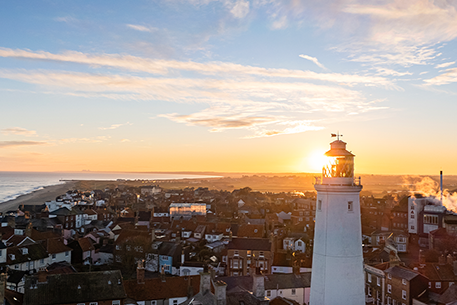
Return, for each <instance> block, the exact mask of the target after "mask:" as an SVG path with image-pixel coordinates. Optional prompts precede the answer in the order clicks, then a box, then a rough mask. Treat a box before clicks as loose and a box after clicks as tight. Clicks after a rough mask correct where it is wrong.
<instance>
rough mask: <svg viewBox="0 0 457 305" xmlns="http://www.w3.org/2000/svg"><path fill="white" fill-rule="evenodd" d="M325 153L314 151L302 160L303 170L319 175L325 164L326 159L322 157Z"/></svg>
mask: <svg viewBox="0 0 457 305" xmlns="http://www.w3.org/2000/svg"><path fill="white" fill-rule="evenodd" d="M324 153H325V151H321V150H315V151H313V152H311V153H310V154H309V155H307V156H306V157H304V158H303V161H304V162H303V168H305V169H306V171H309V172H314V173H320V172H321V171H322V167H323V166H324V165H325V164H326V162H327V158H326V157H325V155H324Z"/></svg>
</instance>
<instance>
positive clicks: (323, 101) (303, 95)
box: [0, 70, 372, 141]
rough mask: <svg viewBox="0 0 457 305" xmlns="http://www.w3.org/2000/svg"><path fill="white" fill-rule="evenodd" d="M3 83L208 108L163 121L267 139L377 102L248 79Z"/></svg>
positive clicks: (51, 74)
mask: <svg viewBox="0 0 457 305" xmlns="http://www.w3.org/2000/svg"><path fill="white" fill-rule="evenodd" d="M0 77H4V78H9V79H15V80H19V81H23V82H28V83H33V84H39V85H42V86H45V87H46V88H54V90H53V91H52V92H54V93H55V92H62V93H63V94H70V95H77V96H87V97H105V98H115V99H127V100H132V99H134V100H140V99H141V100H162V101H170V102H185V103H200V104H207V105H208V108H206V109H205V110H204V111H201V112H197V113H194V114H176V113H174V114H164V115H163V117H166V118H168V119H170V120H173V121H175V122H179V123H185V124H189V125H200V126H205V127H209V128H210V130H211V131H222V130H225V129H234V128H244V129H249V130H251V131H253V132H254V133H255V134H257V135H259V134H264V133H263V131H265V130H273V129H271V128H264V127H262V126H264V125H266V124H278V125H280V124H281V123H282V122H292V121H298V120H303V119H300V116H302V115H305V116H307V117H310V118H311V117H312V118H313V120H314V118H317V119H318V118H320V117H322V115H323V114H324V113H325V116H328V115H329V114H330V113H339V114H340V115H339V117H341V115H343V116H344V114H348V113H353V112H357V113H363V112H364V109H365V108H366V109H369V108H372V105H371V102H367V101H366V100H365V98H364V97H363V95H362V94H361V93H360V92H358V91H356V90H351V89H348V88H347V87H344V86H325V85H317V84H311V83H304V82H283V81H278V80H271V81H267V80H252V79H245V78H240V79H207V78H202V79H190V78H155V77H137V76H125V75H100V74H88V73H76V72H73V73H68V72H67V73H63V72H55V71H41V70H39V71H10V70H7V71H6V70H0ZM307 120H308V121H309V119H307ZM122 125H124V124H114V125H112V126H110V127H104V128H107V129H108V128H111V129H112V128H117V127H119V126H122ZM310 126H311V125H310ZM256 127H258V128H260V129H259V130H260V131H259V130H257V129H255V128H256ZM279 127H281V126H279ZM281 128H282V129H281ZM281 128H276V129H274V130H275V131H281V133H282V134H283V133H292V132H298V131H299V130H302V131H304V130H314V129H313V128H314V127H309V126H308V127H307V126H305V125H300V126H298V125H293V126H282V127H281ZM287 128H289V129H287ZM281 133H278V134H281ZM265 135H266V134H265ZM91 140H92V139H91ZM99 140H100V139H97V141H99Z"/></svg>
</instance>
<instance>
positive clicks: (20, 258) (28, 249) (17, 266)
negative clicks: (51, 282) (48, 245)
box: [4, 243, 50, 271]
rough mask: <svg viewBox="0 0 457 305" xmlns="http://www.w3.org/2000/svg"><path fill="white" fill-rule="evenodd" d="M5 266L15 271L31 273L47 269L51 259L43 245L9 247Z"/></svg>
mask: <svg viewBox="0 0 457 305" xmlns="http://www.w3.org/2000/svg"><path fill="white" fill-rule="evenodd" d="M6 250H7V257H6V262H5V263H4V265H6V266H8V267H9V268H11V269H14V270H22V271H30V270H34V269H42V268H46V266H47V265H48V264H49V261H50V258H49V255H48V253H47V252H46V249H45V247H43V245H42V244H39V243H34V244H28V245H24V246H13V247H8V248H7V249H6Z"/></svg>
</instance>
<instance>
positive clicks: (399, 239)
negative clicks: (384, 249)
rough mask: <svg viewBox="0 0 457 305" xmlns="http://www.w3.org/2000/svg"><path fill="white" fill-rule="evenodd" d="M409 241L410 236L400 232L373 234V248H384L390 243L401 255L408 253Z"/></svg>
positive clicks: (378, 232)
mask: <svg viewBox="0 0 457 305" xmlns="http://www.w3.org/2000/svg"><path fill="white" fill-rule="evenodd" d="M408 239H409V234H408V233H406V232H404V231H400V230H392V231H381V230H377V231H374V232H372V233H371V244H372V246H384V245H385V244H386V243H389V244H391V245H392V246H393V247H395V248H396V250H397V252H399V253H406V252H408Z"/></svg>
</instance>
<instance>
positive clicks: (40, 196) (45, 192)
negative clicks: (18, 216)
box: [0, 181, 77, 213]
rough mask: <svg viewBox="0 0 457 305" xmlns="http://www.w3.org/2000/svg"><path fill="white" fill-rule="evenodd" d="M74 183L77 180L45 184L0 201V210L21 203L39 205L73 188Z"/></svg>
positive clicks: (12, 207) (13, 208)
mask: <svg viewBox="0 0 457 305" xmlns="http://www.w3.org/2000/svg"><path fill="white" fill-rule="evenodd" d="M76 183H77V181H67V182H65V183H63V184H57V185H50V186H45V187H44V188H43V189H41V190H37V191H33V192H31V193H28V194H24V195H21V196H19V197H17V198H16V199H12V200H8V201H4V202H1V203H0V212H2V213H3V212H7V211H11V210H16V209H17V208H18V206H20V205H21V204H30V205H39V204H43V203H45V202H46V201H50V200H55V199H56V197H57V196H59V195H63V194H64V193H66V192H67V191H68V190H72V189H74V188H75V185H76Z"/></svg>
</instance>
